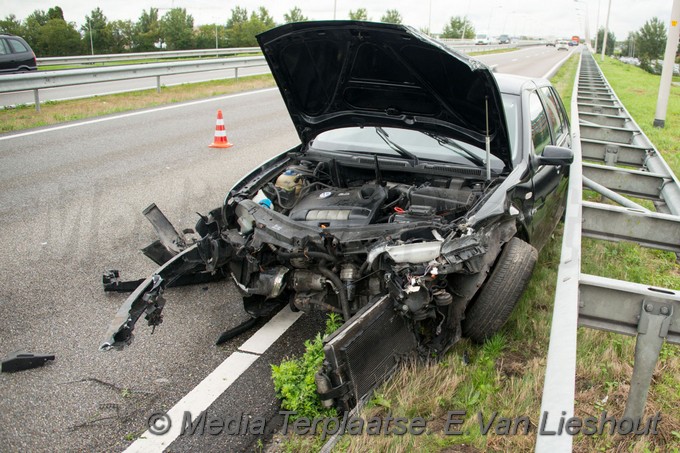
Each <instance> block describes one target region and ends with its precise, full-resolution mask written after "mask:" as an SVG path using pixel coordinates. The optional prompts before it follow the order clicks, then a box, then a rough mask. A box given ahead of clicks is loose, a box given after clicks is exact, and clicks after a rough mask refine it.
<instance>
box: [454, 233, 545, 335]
mask: <svg viewBox="0 0 680 453" xmlns="http://www.w3.org/2000/svg"><path fill="white" fill-rule="evenodd" d="M537 259H538V251H537V250H536V249H535V248H534V247H533V246H531V245H530V244H528V243H526V242H524V241H523V240H521V239H519V238H517V237H514V238H512V239H511V240H510V241H509V242H508V243H507V244H505V246H504V247H503V251H502V252H501V254H500V256H499V258H498V260H497V261H496V264H495V266H494V268H493V271H492V272H491V276H490V277H489V278H488V280H487V281H486V283H485V284H484V286H483V287H482V289H481V291H480V292H479V294H478V296H477V297H476V298H475V299H474V300H473V301H472V303H471V304H470V306H469V307H468V308H467V310H466V312H465V319H464V320H463V323H462V328H463V336H465V337H467V338H469V339H471V340H472V341H474V342H475V343H483V342H484V341H485V340H486V339H487V338H490V337H492V336H493V335H495V334H496V332H498V331H499V330H500V329H501V327H503V324H505V322H506V321H507V320H508V318H509V317H510V313H512V310H513V309H514V308H515V305H516V304H517V301H518V300H519V298H520V296H521V295H522V293H523V292H524V289H525V288H526V286H527V284H528V283H529V279H530V278H531V273H532V271H533V270H534V266H535V265H536V261H537Z"/></svg>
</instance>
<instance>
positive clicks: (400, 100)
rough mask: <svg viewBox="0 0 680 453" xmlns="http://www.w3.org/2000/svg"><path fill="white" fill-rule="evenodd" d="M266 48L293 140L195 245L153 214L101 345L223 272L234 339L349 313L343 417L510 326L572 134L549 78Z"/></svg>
mask: <svg viewBox="0 0 680 453" xmlns="http://www.w3.org/2000/svg"><path fill="white" fill-rule="evenodd" d="M258 41H259V43H260V47H261V48H262V50H263V52H264V55H265V57H266V59H267V62H268V64H269V66H270V68H271V70H272V73H273V75H274V78H275V80H276V82H277V85H278V86H279V88H280V90H281V94H282V96H283V99H284V101H285V103H286V107H287V108H288V111H289V113H290V116H291V119H292V121H293V124H294V126H295V128H296V130H297V132H298V135H299V137H300V140H301V144H300V145H299V146H297V147H295V148H293V149H291V150H288V151H286V152H284V153H282V154H280V155H279V156H276V157H275V158H273V159H271V160H270V161H268V162H266V163H264V164H263V165H262V166H261V167H259V168H257V169H256V170H254V171H253V172H252V173H250V174H249V175H247V176H246V177H244V178H243V179H242V180H241V181H240V182H238V183H237V184H236V185H235V186H234V187H233V188H232V189H231V190H230V191H229V193H228V194H227V195H226V197H225V200H224V204H223V205H222V206H221V207H218V208H216V209H214V210H212V211H211V212H210V213H209V214H207V215H205V216H201V217H200V219H199V221H198V223H197V224H196V227H195V231H196V233H197V234H198V237H197V238H195V239H191V237H189V236H185V235H184V234H180V233H178V231H179V230H177V229H176V228H174V227H173V226H172V225H171V224H170V222H169V221H168V220H167V219H166V218H165V216H164V215H162V213H161V212H160V210H158V208H157V207H156V206H155V205H152V206H150V207H149V208H148V209H147V210H145V215H146V216H147V218H148V219H149V220H150V221H151V223H152V224H153V226H154V228H155V229H156V231H157V233H158V235H159V238H160V239H159V240H158V241H156V242H155V243H154V244H152V245H151V246H149V247H147V248H145V249H144V253H145V254H146V255H147V256H149V257H150V258H151V259H153V260H155V261H156V262H158V263H159V264H160V268H159V269H158V270H157V271H156V272H155V273H154V274H153V275H152V276H150V277H149V278H147V279H145V280H143V281H142V282H141V283H140V284H139V286H138V287H137V288H136V289H135V290H134V291H133V292H132V293H131V294H130V296H129V297H128V299H127V300H126V301H125V303H124V304H123V305H122V306H121V308H120V310H119V311H118V313H117V315H116V317H115V318H114V320H113V322H112V323H111V326H110V328H109V330H108V332H107V334H106V338H105V340H104V342H103V344H102V345H101V349H111V348H114V347H122V346H124V345H125V344H128V343H129V342H130V341H131V339H132V331H133V328H134V325H135V323H136V322H137V321H138V320H139V319H140V318H141V317H142V316H144V318H145V319H146V320H147V322H148V324H149V325H151V326H152V327H156V326H158V325H159V324H160V323H161V322H162V310H163V307H164V304H165V299H164V294H165V290H166V289H167V288H168V287H169V286H171V285H173V284H176V283H179V282H180V281H182V280H184V281H186V282H190V281H192V280H193V279H196V280H200V279H202V278H208V276H213V275H216V276H222V275H226V276H229V278H230V279H231V280H232V281H233V282H234V283H235V285H236V287H237V288H238V290H239V292H240V293H241V295H242V297H243V302H244V308H245V310H246V311H247V312H248V313H249V314H250V315H251V320H249V321H247V322H246V323H244V325H242V326H237V327H236V328H234V329H232V330H231V331H229V332H225V334H224V335H225V338H229V337H231V336H233V335H236V334H238V333H239V332H240V331H242V330H244V329H246V328H248V327H250V326H252V325H253V324H255V321H256V319H257V318H259V317H263V316H268V315H270V314H271V313H273V312H275V311H277V310H279V309H280V307H282V306H283V305H285V304H288V305H290V307H291V308H292V309H294V310H303V311H311V310H322V311H327V312H335V313H338V314H340V315H341V316H342V317H343V320H344V324H343V326H342V327H340V329H338V330H337V331H336V332H335V333H334V334H333V335H332V336H331V337H330V338H328V339H327V340H326V341H325V345H324V354H325V361H324V364H323V367H322V369H321V370H320V371H319V373H317V375H316V384H317V388H318V391H319V394H320V395H321V398H322V400H323V402H324V404H325V405H327V406H333V405H335V406H338V407H339V408H341V409H343V410H346V409H348V408H351V407H352V406H354V405H356V404H357V402H358V401H359V400H361V399H362V398H364V397H366V396H367V395H368V394H369V393H370V391H371V390H372V389H373V388H375V386H376V385H378V384H379V383H380V382H382V381H383V380H384V379H386V378H387V377H389V375H390V374H391V373H392V372H393V371H394V370H395V369H396V367H397V366H398V365H399V363H401V362H402V361H403V360H406V359H408V358H409V357H413V356H427V357H432V356H440V355H442V354H443V353H444V352H445V351H446V350H447V349H448V348H450V347H451V345H453V344H454V343H455V342H456V341H457V340H458V339H459V338H460V337H461V336H462V335H467V336H469V337H470V338H472V339H473V340H475V341H483V340H484V339H485V338H488V337H489V336H491V335H493V334H494V333H495V332H497V331H498V330H499V329H500V328H501V326H502V325H503V323H504V322H505V321H506V320H507V318H508V316H509V315H510V312H511V311H512V309H513V307H514V305H515V303H516V302H517V299H518V298H519V296H520V295H521V293H522V291H523V290H524V287H525V286H526V283H527V282H528V280H529V277H530V275H531V271H532V269H533V266H534V264H535V262H536V257H537V250H538V249H540V248H541V247H542V245H543V244H544V243H545V241H546V240H547V238H548V237H549V236H550V234H551V232H552V230H553V228H554V226H555V224H556V223H557V222H558V220H559V218H560V217H561V215H562V212H563V209H564V202H565V196H566V183H567V174H568V165H569V164H570V163H571V160H572V159H573V154H572V152H571V150H570V149H569V146H570V140H571V138H570V135H569V123H568V120H567V119H566V118H567V117H566V113H565V111H564V107H563V106H562V104H561V102H560V101H559V97H558V96H557V93H556V92H555V91H554V90H553V89H552V87H551V86H550V84H549V83H548V82H547V81H545V80H531V79H526V78H520V77H512V76H506V75H497V76H494V75H493V74H492V72H491V71H490V70H489V68H487V67H486V66H484V65H483V64H481V63H479V62H477V61H475V60H473V59H470V58H468V57H466V56H465V55H461V54H458V53H456V52H455V51H453V50H451V49H449V48H447V47H445V46H444V45H442V44H440V43H438V42H436V41H433V40H432V39H431V38H429V37H427V36H425V35H423V34H421V33H419V32H418V31H416V30H414V29H412V28H410V27H404V26H400V25H391V24H376V23H366V22H353V21H332V22H305V23H297V24H288V25H284V26H281V27H278V28H275V29H272V30H270V31H267V32H265V33H263V34H261V35H259V36H258ZM121 284H122V282H120V279H119V275H118V274H116V273H109V274H108V275H107V277H106V281H105V286H108V288H109V289H116V288H118V287H119V286H118V285H121ZM123 286H125V285H123ZM128 286H129V285H128Z"/></svg>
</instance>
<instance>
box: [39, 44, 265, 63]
mask: <svg viewBox="0 0 680 453" xmlns="http://www.w3.org/2000/svg"><path fill="white" fill-rule="evenodd" d="M259 52H260V48H259V47H229V48H224V49H198V50H173V51H158V52H135V53H117V54H104V55H77V56H70V57H43V58H37V59H36V60H37V62H38V66H54V65H64V64H93V63H106V62H112V61H130V60H145V59H165V58H193V57H198V58H200V57H210V56H220V55H234V54H239V53H259Z"/></svg>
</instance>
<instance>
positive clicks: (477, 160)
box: [423, 132, 484, 165]
mask: <svg viewBox="0 0 680 453" xmlns="http://www.w3.org/2000/svg"><path fill="white" fill-rule="evenodd" d="M423 134H425V135H427V136H428V137H430V138H432V139H434V140H436V141H437V143H439V144H440V145H442V146H443V147H445V148H448V149H450V150H451V151H454V152H455V153H456V154H458V155H459V156H462V157H465V158H466V159H467V160H469V161H471V162H473V163H474V164H476V165H484V159H482V158H481V157H479V156H477V155H476V154H475V153H473V152H472V151H470V150H467V149H465V148H463V147H462V146H460V145H459V144H458V143H456V142H455V141H454V140H452V139H450V138H448V137H444V136H442V135H437V134H433V133H432V132H423ZM461 153H462V154H461Z"/></svg>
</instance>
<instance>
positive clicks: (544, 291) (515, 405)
mask: <svg viewBox="0 0 680 453" xmlns="http://www.w3.org/2000/svg"><path fill="white" fill-rule="evenodd" d="M577 64H578V62H577V59H575V58H572V59H570V60H568V62H567V63H566V64H565V65H564V66H563V67H562V68H561V69H560V71H559V72H558V73H557V74H556V75H555V77H554V78H553V79H552V82H553V84H554V85H555V86H556V87H557V89H558V90H559V91H560V93H561V95H562V98H563V100H564V102H565V105H567V106H569V105H570V99H571V92H572V88H573V81H574V76H575V71H576V68H577ZM603 69H604V71H605V74H606V75H607V77H608V78H609V80H610V82H611V83H612V86H613V87H614V89H615V90H616V92H617V94H618V95H619V97H620V98H621V99H622V101H623V102H624V103H625V104H626V106H627V107H628V105H629V103H630V104H631V107H629V110H630V111H631V114H632V115H634V116H635V117H636V118H637V119H638V121H639V122H640V124H641V125H643V123H645V122H647V123H649V125H651V122H652V120H653V115H654V107H655V101H656V97H655V96H653V97H654V100H653V101H649V100H643V99H639V98H640V97H643V96H645V97H650V96H651V95H650V94H649V93H644V94H643V93H641V92H640V90H641V89H642V88H641V87H643V86H651V85H654V86H657V87H658V76H656V77H655V76H651V77H652V78H653V80H650V79H649V75H648V74H646V73H644V72H643V71H641V70H636V71H634V72H631V69H637V68H631V67H629V66H625V65H618V64H617V63H615V62H611V61H608V62H607V63H605V64H604V65H603ZM622 71H623V72H622ZM622 81H623V82H625V83H622ZM674 90H675V89H674ZM678 94H680V93H678V92H677V91H674V94H673V100H672V101H671V103H670V105H669V116H671V115H672V113H671V112H675V109H676V108H678V107H680V105H679V104H680V99H679V96H678ZM675 123H676V121H668V120H667V127H666V129H664V130H655V131H651V133H650V134H649V135H650V138H651V137H654V138H652V140H654V141H655V143H659V144H660V145H658V146H659V149H660V151H661V152H662V153H663V154H664V156H665V157H667V161H668V162H669V165H670V166H671V168H673V170H674V171H676V172H677V170H678V169H679V168H680V166H679V165H678V162H677V159H675V157H676V156H677V154H678V151H680V141H679V140H675V139H674V138H673V137H675V136H676V134H677V133H678V132H679V131H678V130H677V125H676V124H675ZM646 129H651V127H648V128H646ZM645 132H647V130H645ZM589 196H591V197H592V196H593V195H592V194H589ZM561 242H562V231H561V227H560V228H558V230H557V231H555V233H554V235H553V237H552V239H551V240H550V242H549V243H548V244H547V245H546V246H545V248H544V249H543V250H542V251H541V254H540V256H539V261H538V264H537V266H536V269H535V271H534V274H533V276H532V279H531V281H530V283H529V286H528V288H527V290H526V291H525V293H524V295H523V296H522V298H521V300H520V301H519V303H518V305H517V307H516V309H515V311H514V312H513V314H512V316H511V318H510V320H509V321H508V323H507V324H506V326H505V327H504V329H503V330H502V331H501V333H499V334H498V335H496V336H495V337H493V338H492V339H490V340H489V341H487V342H486V343H485V344H483V345H475V344H472V343H470V342H469V341H468V340H462V341H460V342H459V343H457V344H456V345H455V346H454V348H452V350H451V351H450V352H449V353H448V354H447V355H446V356H445V357H444V358H443V360H441V361H440V362H437V363H426V364H423V363H420V364H411V365H410V366H408V367H404V368H403V369H401V370H400V371H398V372H397V373H396V375H395V376H393V378H392V379H391V380H390V381H389V382H387V383H385V384H384V385H383V386H381V387H380V388H378V389H377V390H376V392H375V395H374V397H373V398H372V400H371V401H370V402H369V404H368V405H367V407H366V408H364V410H363V411H362V413H361V417H362V418H363V419H364V420H369V419H370V418H371V417H374V416H378V417H381V418H383V419H384V418H385V417H386V416H387V415H388V414H390V415H391V416H393V417H406V418H409V419H413V418H414V417H423V418H425V419H426V420H427V430H426V432H425V433H424V434H422V435H418V436H416V435H408V434H407V435H404V436H398V435H391V436H389V435H377V436H376V435H367V434H366V435H361V436H344V437H343V438H342V439H341V440H340V442H339V443H338V444H337V445H336V447H335V449H334V451H343V452H344V451H351V452H364V451H374V452H382V451H390V452H410V451H423V452H440V451H444V452H458V451H462V452H475V451H532V450H533V447H534V444H535V436H536V431H537V428H538V426H539V423H540V401H541V395H542V388H543V378H544V374H545V365H546V355H547V346H548V340H549V336H550V326H551V317H552V307H553V302H554V297H555V283H556V279H557V266H558V263H559V257H560V248H561ZM583 255H584V257H583V269H582V270H583V272H586V273H592V274H595V275H601V276H605V277H611V278H619V279H624V280H629V281H635V282H641V283H648V284H651V285H655V286H663V287H669V288H680V267H679V266H678V265H677V264H676V263H675V256H674V255H673V254H670V253H666V252H660V251H655V250H649V249H643V248H641V247H638V246H636V245H633V244H617V243H607V242H603V241H594V240H589V239H584V240H583ZM578 337H579V343H578V353H577V376H576V407H575V410H576V416H579V417H588V416H595V417H598V416H599V415H600V414H601V413H602V412H603V411H607V412H608V414H609V415H615V416H617V417H621V416H622V414H623V409H624V406H625V400H626V397H627V392H628V388H629V387H628V386H629V384H628V382H629V380H630V378H631V374H632V364H633V358H634V347H635V340H634V338H632V337H625V336H622V335H616V334H610V333H605V332H600V331H595V330H591V329H585V328H580V329H579V332H578ZM678 375H680V348H678V347H677V346H673V345H668V344H666V345H664V347H663V349H662V351H661V357H660V360H659V363H658V364H657V368H656V370H655V373H654V382H653V385H652V388H651V390H650V393H649V398H648V406H647V414H648V415H649V414H655V413H656V412H657V411H661V413H662V417H663V418H662V422H661V423H660V424H659V435H656V436H618V435H616V436H610V435H608V434H605V435H602V436H597V435H596V436H585V435H583V434H579V435H577V436H575V438H574V451H576V452H592V451H631V452H665V451H678V446H680V416H679V415H678V411H677V407H678V406H679V405H680V381H679V380H678V378H677V376H678ZM455 410H464V411H466V414H465V415H464V416H462V417H460V418H461V419H462V420H463V424H462V426H455V427H454V429H456V430H459V431H462V432H463V434H461V435H447V434H446V433H445V428H446V423H447V420H448V419H449V415H448V414H449V411H455ZM494 412H497V413H498V416H499V417H507V418H511V419H515V418H516V417H520V416H526V417H527V419H528V424H529V426H530V428H529V434H528V435H524V434H523V427H524V424H523V425H522V426H520V429H519V430H518V434H516V435H498V434H495V433H494V430H493V429H492V430H491V432H490V433H488V434H486V435H485V434H483V433H482V430H481V428H480V421H479V419H478V414H481V415H482V417H483V418H484V422H485V423H486V422H488V420H489V418H490V417H491V416H492V415H493V413H494ZM523 423H524V422H523ZM321 445H323V442H322V441H321V439H320V438H319V437H318V436H293V435H291V436H289V437H288V438H287V439H285V442H284V443H283V448H284V449H285V450H286V451H311V450H318V448H319V447H320V446H321Z"/></svg>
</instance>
